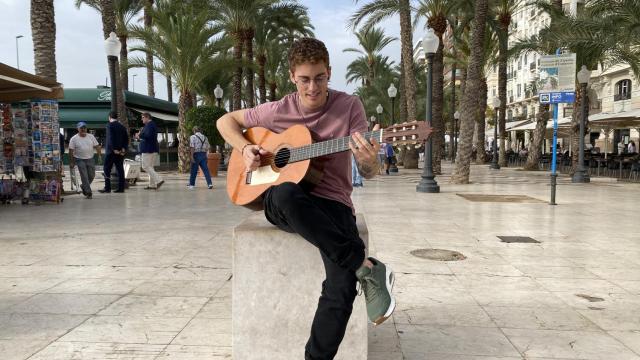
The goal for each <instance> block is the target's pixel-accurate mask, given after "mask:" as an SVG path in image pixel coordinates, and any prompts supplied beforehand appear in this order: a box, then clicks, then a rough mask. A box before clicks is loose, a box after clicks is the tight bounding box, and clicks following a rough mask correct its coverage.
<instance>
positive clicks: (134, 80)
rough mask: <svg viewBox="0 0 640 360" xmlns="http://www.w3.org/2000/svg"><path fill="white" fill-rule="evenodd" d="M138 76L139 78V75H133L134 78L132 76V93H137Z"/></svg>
mask: <svg viewBox="0 0 640 360" xmlns="http://www.w3.org/2000/svg"><path fill="white" fill-rule="evenodd" d="M136 76H138V74H133V76H131V78H132V79H131V91H132V92H136Z"/></svg>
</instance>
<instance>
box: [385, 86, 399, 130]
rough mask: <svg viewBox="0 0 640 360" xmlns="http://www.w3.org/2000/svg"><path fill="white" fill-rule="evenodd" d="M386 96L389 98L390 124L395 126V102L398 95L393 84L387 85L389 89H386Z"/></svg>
mask: <svg viewBox="0 0 640 360" xmlns="http://www.w3.org/2000/svg"><path fill="white" fill-rule="evenodd" d="M387 94H388V95H389V97H390V98H391V124H392V125H393V124H395V114H394V112H395V100H396V95H398V89H396V87H395V86H394V85H393V83H391V85H389V88H388V89H387Z"/></svg>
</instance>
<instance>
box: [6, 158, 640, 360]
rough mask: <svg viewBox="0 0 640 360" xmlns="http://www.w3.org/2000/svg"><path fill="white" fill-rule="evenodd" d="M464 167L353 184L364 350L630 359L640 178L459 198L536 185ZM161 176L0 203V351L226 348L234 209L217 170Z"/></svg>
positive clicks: (515, 175)
mask: <svg viewBox="0 0 640 360" xmlns="http://www.w3.org/2000/svg"><path fill="white" fill-rule="evenodd" d="M449 170H450V169H449V168H448V167H446V168H445V172H448V171H449ZM472 170H473V172H472V180H473V184H471V185H451V184H449V183H448V178H447V177H446V176H443V177H439V178H438V181H439V183H440V185H441V188H442V193H440V194H417V193H416V192H415V185H416V183H417V182H418V181H419V174H418V172H417V171H410V170H404V169H401V170H400V171H401V174H400V175H397V176H382V177H379V178H377V179H375V180H372V181H367V182H366V183H365V187H363V188H358V189H356V190H355V192H354V195H353V198H354V202H355V204H356V207H357V209H358V212H360V213H363V214H364V216H365V217H366V220H367V224H368V226H369V230H370V241H371V252H372V254H375V256H377V257H378V258H380V259H381V260H383V261H385V262H387V263H388V264H389V265H390V266H392V267H393V269H394V270H395V271H396V274H397V282H396V287H395V293H396V298H397V302H398V307H397V309H396V313H395V316H394V318H393V321H388V322H387V323H385V324H383V325H382V326H381V327H379V328H376V329H372V330H371V331H370V346H369V352H370V355H369V359H372V360H374V359H375V360H397V359H416V360H417V359H434V360H445V359H446V360H449V359H461V360H470V359H478V360H479V359H483V360H488V359H528V360H542V359H607V360H609V359H615V360H617V359H640V355H639V354H640V311H638V310H639V309H640V236H639V235H638V233H637V228H638V226H637V224H638V222H637V220H636V219H637V214H638V205H639V204H640V185H638V184H623V183H611V182H601V181H596V182H594V183H592V184H588V185H573V184H570V182H569V181H568V179H567V178H560V181H559V183H560V185H559V186H558V198H557V201H558V203H559V205H558V206H550V205H547V204H546V203H544V202H537V203H489V202H471V201H468V200H466V199H464V198H462V197H460V196H458V195H457V194H463V193H464V194H485V195H488V194H491V195H527V196H530V197H532V198H534V199H539V200H545V201H546V200H547V199H548V196H549V187H548V176H547V174H543V173H528V172H522V171H517V170H514V169H502V170H500V171H499V172H495V171H494V172H491V171H489V170H488V169H487V168H486V167H485V166H482V167H480V166H474V167H473V169H472ZM167 177H168V181H167V184H165V186H164V187H163V188H162V190H161V191H159V192H149V191H145V190H143V189H142V186H137V187H136V188H135V189H133V188H132V189H131V190H130V191H129V192H128V193H126V194H124V195H122V194H111V195H102V194H95V195H94V199H92V200H85V199H83V198H82V197H81V196H70V197H68V198H67V199H66V200H65V202H64V203H63V204H62V205H60V206H55V205H43V206H32V205H29V206H21V205H16V204H14V205H11V206H3V207H0V225H1V226H0V359H2V360H8V359H42V360H45V359H46V360H52V359H53V360H55V359H230V358H231V336H230V334H231V320H230V316H231V301H230V296H231V292H230V289H231V287H230V285H231V259H230V254H231V241H230V240H231V232H232V229H233V227H234V226H235V225H236V224H238V223H239V222H240V221H242V220H243V219H244V217H246V216H247V215H248V214H249V212H248V211H247V210H245V209H242V208H237V207H234V206H231V205H230V204H229V202H228V200H227V199H226V195H225V193H224V190H223V189H224V184H223V180H222V179H220V178H218V179H216V181H215V186H216V187H215V189H214V190H207V189H206V188H204V187H202V183H200V186H201V187H200V188H197V189H196V190H195V191H188V190H187V189H186V188H185V180H184V177H182V176H177V175H168V176H167ZM95 185H96V187H98V186H100V184H99V183H98V184H95ZM502 235H510V236H530V237H532V238H535V239H536V240H538V241H540V242H541V243H540V244H505V243H502V242H500V240H499V239H498V238H497V237H496V236H502ZM419 248H440V249H448V250H456V251H459V252H461V253H463V254H464V255H465V256H466V257H467V259H466V260H463V261H457V262H438V261H431V260H425V259H421V258H417V257H414V256H412V255H410V253H409V252H410V251H411V250H415V249H419Z"/></svg>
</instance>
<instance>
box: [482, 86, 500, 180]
mask: <svg viewBox="0 0 640 360" xmlns="http://www.w3.org/2000/svg"><path fill="white" fill-rule="evenodd" d="M498 109H500V99H499V98H497V97H495V98H493V157H492V159H491V165H490V166H489V168H490V169H493V170H500V165H498ZM478 151H484V149H478Z"/></svg>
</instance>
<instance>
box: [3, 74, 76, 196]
mask: <svg viewBox="0 0 640 360" xmlns="http://www.w3.org/2000/svg"><path fill="white" fill-rule="evenodd" d="M63 96H64V93H63V89H62V85H61V84H59V83H57V82H55V81H51V80H48V79H45V78H42V77H40V76H36V75H32V74H29V73H26V72H24V71H20V70H18V69H15V68H13V67H11V66H8V65H5V64H3V63H0V114H1V119H0V123H1V127H0V143H1V145H2V152H0V202H2V203H8V202H11V201H12V200H21V201H22V203H23V204H25V203H28V202H30V201H32V202H35V203H41V202H55V203H59V202H60V201H61V198H60V193H61V188H62V186H61V183H62V179H61V164H62V162H61V159H62V154H61V151H60V149H61V147H60V140H59V131H60V130H59V119H58V102H57V101H56V100H57V99H60V98H62V97H63Z"/></svg>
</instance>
